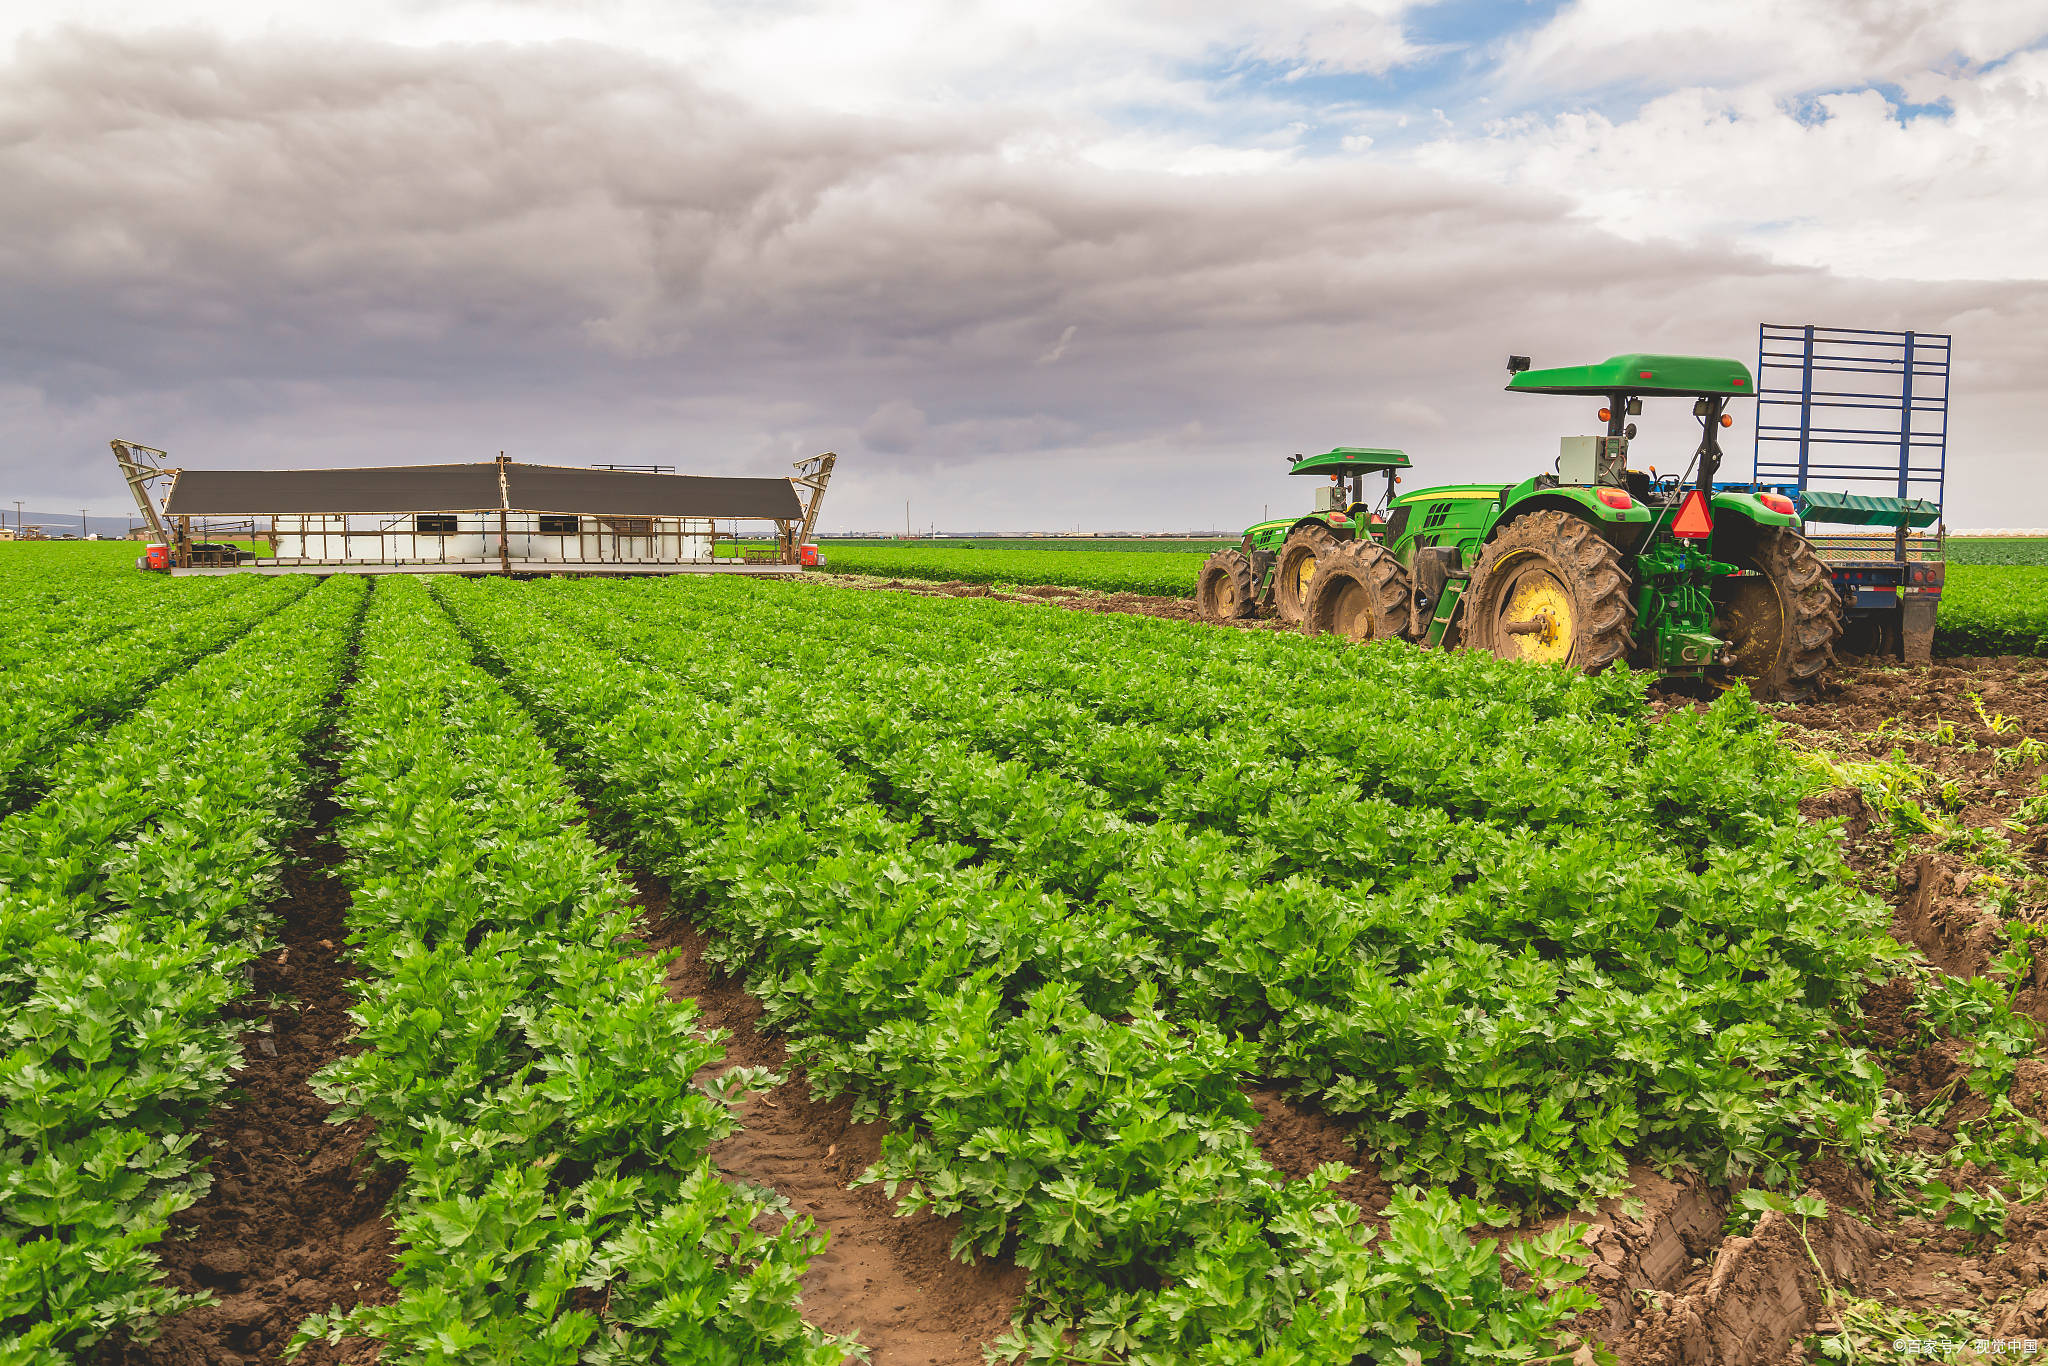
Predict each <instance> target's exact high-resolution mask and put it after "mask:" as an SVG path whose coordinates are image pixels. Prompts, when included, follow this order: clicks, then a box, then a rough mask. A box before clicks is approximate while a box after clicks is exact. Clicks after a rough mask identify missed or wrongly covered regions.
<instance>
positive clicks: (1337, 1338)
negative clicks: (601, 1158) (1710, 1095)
mask: <svg viewBox="0 0 2048 1366" xmlns="http://www.w3.org/2000/svg"><path fill="white" fill-rule="evenodd" d="M440 591H443V592H445V593H446V594H447V596H448V597H449V598H450V599H451V600H452V603H453V605H454V606H455V608H456V612H457V616H458V617H459V618H460V619H462V620H463V621H464V622H465V624H467V625H468V626H469V627H470V629H471V631H472V634H473V637H474V638H475V639H476V640H478V641H479V642H488V648H489V649H490V650H491V651H492V653H493V654H494V655H495V657H496V658H497V659H498V660H499V661H500V663H501V665H502V667H503V668H505V670H506V671H507V676H508V678H509V679H510V680H511V681H512V682H513V684H514V686H515V689H516V690H517V691H518V692H519V693H520V694H521V695H522V697H523V698H524V699H525V700H526V701H527V703H528V704H529V706H530V707H531V708H533V710H534V711H535V713H536V715H538V716H540V717H542V718H544V720H545V721H546V723H547V724H548V725H549V726H550V727H551V728H552V729H553V732H554V734H555V736H556V738H557V740H558V743H559V744H560V745H561V746H562V748H563V750H564V754H565V758H567V759H568V760H569V761H570V763H571V764H572V767H574V768H576V769H577V770H578V771H579V772H580V773H581V774H582V775H583V777H584V779H585V781H586V782H587V783H589V784H590V786H591V789H592V794H593V797H594V799H595V800H596V802H597V804H598V807H599V809H600V810H601V811H603V812H604V813H605V814H606V815H607V817H608V818H609V819H611V820H613V821H615V822H616V823H617V824H618V826H619V828H620V829H621V830H622V831H623V832H624V833H625V835H626V836H627V837H628V838H630V839H631V841H632V844H633V846H634V848H635V850H636V852H637V854H638V856H639V857H640V858H641V859H643V860H644V861H646V862H647V863H648V864H649V865H650V866H652V867H654V868H655V869H656V870H657V871H659V872H661V873H662V874H664V875H665V876H667V877H668V878H669V879H670V881H671V883H672V885H674V886H675V887H676V888H677V890H678V891H679V893H680V894H682V895H683V896H684V897H686V898H696V899H699V900H700V901H701V906H702V911H701V913H702V915H703V916H704V918H705V920H706V921H707V923H709V924H711V925H712V926H714V927H715V928H716V929H717V930H718V931H719V932H720V934H721V935H722V936H723V943H722V945H721V947H722V949H723V951H724V954H725V959H726V961H728V962H733V963H737V962H745V963H746V964H747V965H748V966H749V967H750V969H751V972H750V978H749V987H750V989H752V990H753V991H754V992H755V993H756V994H757V995H758V996H760V997H761V998H762V999H763V1001H764V1002H765V1003H766V1004H767V1006H768V1008H769V1011H770V1020H771V1022H772V1023H774V1024H776V1025H779V1026H781V1027H783V1028H785V1029H787V1030H788V1031H789V1033H790V1043H791V1047H792V1052H793V1055H794V1056H795V1057H796V1058H798V1059H799V1060H800V1061H802V1062H803V1063H804V1064H805V1065H806V1067H807V1068H809V1069H810V1070H811V1075H812V1077H813V1081H814V1084H819V1085H822V1086H825V1087H828V1088H845V1089H851V1090H853V1091H854V1093H855V1096H856V1099H857V1104H858V1106H859V1107H860V1110H861V1112H863V1113H874V1112H876V1111H878V1110H885V1111H886V1112H887V1113H888V1114H889V1116H890V1117H891V1119H892V1121H893V1123H894V1126H895V1127H894V1128H893V1130H892V1132H891V1133H890V1134H889V1136H888V1137H887V1139H886V1140H885V1142H884V1157H883V1165H884V1166H885V1167H890V1168H892V1169H904V1170H915V1171H917V1172H918V1173H920V1179H919V1180H918V1182H917V1186H916V1189H915V1190H914V1191H913V1192H912V1194H911V1196H910V1197H909V1199H908V1201H907V1203H908V1204H910V1205H911V1206H912V1207H916V1206H919V1205H928V1206H930V1207H931V1208H933V1209H935V1210H937V1211H938V1212H940V1213H947V1214H958V1215H959V1216H960V1218H961V1228H962V1231H961V1234H960V1236H959V1238H958V1240H957V1243H956V1246H957V1248H958V1249H959V1250H960V1251H963V1252H968V1251H973V1252H980V1253H985V1254H994V1253H999V1252H1001V1253H1009V1254H1010V1255H1013V1256H1014V1257H1015V1258H1016V1259H1017V1261H1018V1262H1019V1263H1020V1264H1022V1265H1024V1266H1025V1267H1026V1268H1027V1269H1028V1270H1029V1271H1030V1272H1031V1274H1032V1287H1033V1290H1034V1292H1035V1295H1036V1296H1037V1298H1038V1306H1037V1312H1036V1314H1035V1317H1034V1321H1033V1322H1031V1323H1029V1324H1028V1325H1027V1326H1026V1328H1025V1331H1024V1332H1023V1333H1021V1334H1020V1335H1019V1336H1017V1337H1015V1338H1013V1339H1011V1340H1010V1341H1009V1342H1008V1343H1007V1344H1006V1349H1007V1350H1008V1351H1010V1352H1012V1353H1022V1354H1028V1355H1031V1356H1033V1357H1034V1358H1041V1359H1054V1360H1068V1359H1074V1360H1130V1361H1137V1362H1148V1363H1149V1362H1162V1363H1163V1362H1167V1361H1176V1362H1177V1361H1184V1360H1187V1359H1189V1358H1190V1357H1192V1356H1197V1355H1199V1356H1201V1357H1202V1358H1203V1359H1212V1360H1248V1359H1250V1358H1251V1357H1252V1356H1254V1355H1258V1354H1261V1353H1264V1354H1266V1355H1268V1356H1270V1357H1271V1358H1272V1359H1274V1360H1283V1361H1324V1360H1331V1359H1349V1358H1350V1357H1351V1356H1352V1355H1353V1354H1355V1353H1358V1352H1365V1353H1368V1354H1372V1355H1376V1356H1391V1355H1397V1354H1410V1359H1418V1358H1419V1359H1426V1360H1442V1361H1450V1360H1476V1359H1481V1358H1485V1357H1488V1356H1494V1355H1498V1356H1505V1357H1509V1358H1514V1357H1527V1356H1532V1355H1538V1354H1541V1353H1543V1352H1545V1351H1548V1350H1552V1349H1553V1347H1554V1346H1555V1344H1556V1341H1557V1339H1558V1338H1560V1337H1561V1336H1564V1329H1563V1327H1562V1320H1563V1319H1564V1318H1565V1317H1567V1316H1569V1315H1570V1314H1572V1313H1575V1312H1577V1311H1579V1310H1581V1309H1583V1308H1584V1307H1586V1306H1587V1305H1589V1304H1590V1303H1591V1299H1590V1297H1589V1296H1587V1295H1586V1294H1585V1293H1584V1292H1583V1291H1579V1290H1576V1289H1567V1290H1558V1289H1557V1287H1558V1285H1560V1284H1561V1283H1562V1280H1563V1279H1564V1278H1566V1277H1568V1276H1569V1275H1570V1274H1571V1268H1569V1267H1567V1266H1566V1265H1565V1264H1564V1263H1563V1262H1562V1261H1561V1260H1559V1259H1558V1258H1557V1256H1556V1254H1557V1253H1558V1252H1559V1251H1561V1250H1562V1249H1563V1247H1564V1246H1565V1245H1566V1244H1567V1243H1568V1242H1569V1241H1570V1239H1571V1237H1572V1236H1573V1234H1572V1230H1570V1229H1569V1228H1566V1227H1562V1226H1561V1227H1560V1228H1559V1229H1558V1230H1557V1231H1556V1232H1555V1233H1554V1234H1553V1235H1551V1237H1550V1238H1549V1240H1548V1241H1547V1242H1546V1243H1544V1244H1542V1245H1534V1246H1532V1245H1529V1244H1522V1245H1518V1246H1517V1247H1516V1248H1515V1249H1514V1250H1513V1253H1512V1254H1511V1255H1514V1256H1516V1257H1518V1258H1520V1259H1521V1260H1522V1261H1523V1262H1525V1263H1527V1264H1528V1265H1529V1266H1531V1267H1532V1268H1534V1269H1535V1270H1536V1271H1537V1272H1538V1273H1539V1274H1538V1282H1537V1287H1536V1290H1535V1291H1534V1292H1529V1291H1517V1290H1513V1289H1511V1288H1509V1287H1508V1286H1507V1285H1506V1284H1505V1283H1504V1282H1503V1280H1502V1278H1501V1275H1500V1269H1499V1263H1498V1261H1497V1259H1496V1254H1495V1251H1494V1248H1493V1246H1492V1244H1491V1243H1490V1242H1486V1241H1482V1242H1480V1243H1477V1244H1475V1243H1473V1242H1472V1241H1471V1240H1470V1239H1469V1238H1468V1237H1467V1235H1466V1233H1465V1229H1466V1228H1467V1227H1468V1226H1469V1225H1471V1224H1473V1223H1474V1222H1477V1221H1478V1220H1480V1219H1481V1218H1482V1217H1490V1218H1492V1219H1495V1220H1501V1219H1505V1218H1506V1217H1507V1216H1506V1213H1505V1212H1504V1211H1482V1210H1481V1209H1480V1207H1479V1206H1478V1205H1477V1203H1476V1202H1473V1201H1469V1200H1466V1201H1460V1200H1456V1199H1453V1198H1451V1197H1449V1196H1447V1195H1445V1194H1443V1193H1441V1192H1437V1193H1432V1194H1429V1195H1426V1196H1425V1195H1420V1194H1404V1195H1402V1196H1401V1197H1399V1198H1397V1199H1396V1201H1395V1202H1394V1204H1393V1205H1392V1206H1391V1207H1390V1210H1389V1216H1390V1217H1389V1224H1388V1231H1387V1233H1386V1235H1385V1236H1384V1238H1383V1239H1382V1240H1380V1241H1379V1242H1378V1243H1373V1242H1372V1241H1371V1237H1370V1234H1369V1232H1368V1231H1367V1230H1365V1229H1364V1228H1363V1227H1362V1226H1361V1224H1360V1222H1359V1218H1358V1212H1357V1210H1356V1209H1355V1207H1353V1206H1351V1205H1350V1204H1349V1203H1348V1202H1345V1201H1342V1200H1338V1199H1334V1198H1332V1197H1331V1196H1329V1195H1328V1194H1327V1191H1326V1183H1327V1181H1328V1180H1329V1179H1330V1178H1331V1177H1332V1176H1334V1175H1335V1172H1333V1171H1330V1170H1323V1171H1319V1172H1318V1173H1317V1174H1316V1176H1315V1177H1314V1178H1312V1179H1310V1180H1307V1181H1286V1180H1284V1179H1282V1178H1281V1177H1280V1175H1279V1174H1278V1173H1277V1172H1275V1171H1274V1170H1273V1169H1272V1167H1271V1166H1270V1165H1268V1164H1267V1163H1266V1162H1265V1160H1264V1159H1263V1157H1262V1156H1261V1155H1260V1153H1259V1151H1258V1149H1257V1146H1256V1145H1255V1144H1254V1143H1253V1142H1252V1139H1251V1130H1252V1128H1253V1121H1254V1118H1255V1116H1254V1114H1253V1112H1252V1111H1251V1109H1250V1106H1249V1104H1248V1103H1247V1102H1246V1101H1245V1099H1244V1097H1243V1095H1242V1092H1241V1090H1240V1085H1241V1082H1242V1078H1243V1076H1244V1074H1245V1072H1246V1070H1247V1069H1248V1068H1249V1067H1250V1066H1251V1064H1252V1061H1253V1057H1252V1053H1251V1050H1250V1049H1249V1048H1248V1047H1246V1046H1245V1045H1243V1044H1241V1043H1236V1042H1233V1041H1231V1040H1229V1039H1227V1038H1226V1037H1225V1036H1224V1035H1223V1034H1222V1033H1221V1032H1220V1031H1218V1030H1217V1029H1216V1028H1214V1027H1213V1026H1211V1025H1208V1024H1206V1023H1202V1022H1187V1023H1182V1024H1176V1023H1174V1022H1172V1021H1170V1020H1168V1019H1166V1018H1165V1017H1164V1016H1163V1015H1162V1014H1161V1013H1160V1011H1159V1009H1158V1000H1157V991H1156V988H1155V987H1154V986H1153V984H1152V983H1151V982H1150V980H1149V979H1148V978H1147V976H1146V974H1144V973H1143V972H1139V971H1135V970H1134V969H1135V968H1136V966H1137V962H1136V958H1135V953H1136V951H1137V949H1138V948H1139V947H1141V946H1140V945H1139V944H1138V943H1137V942H1136V941H1135V940H1132V939H1131V938H1130V937H1129V936H1127V935H1122V934H1119V933H1118V932H1117V927H1116V926H1115V925H1114V924H1111V923H1107V920H1108V918H1107V917H1102V916H1096V915H1091V916H1086V917H1082V916H1076V915H1074V914H1072V913H1071V912H1070V910H1069V908H1068V907H1067V906H1065V905H1064V904H1063V903H1062V901H1061V899H1060V898H1058V897H1055V896H1053V895H1052V894H1050V893H1048V892H1046V891H1045V890H1044V889H1043V888H1041V887H1038V886H1037V885H1035V884H1033V883H1032V882H1031V881H1030V880H1028V879H1026V878H1022V877H1017V876H1012V875H1009V874H1007V873H1005V872H1004V871H1003V870H1001V869H999V868H996V867H993V866H991V865H987V864H984V863H979V862H978V861H976V860H975V859H974V858H973V856H972V851H971V850H969V849H967V848H965V847H963V846H959V845H955V844H951V843H948V842H944V841H934V840H932V839H930V838H928V837H927V836H926V834H925V832H924V831H923V829H922V828H921V827H920V826H918V825H916V824H911V823H906V822H903V821H901V820H897V819H895V818H893V817H891V816H890V815H889V814H888V813H886V812H885V811H883V810H881V809H880V808H878V807H877V806H875V805H874V804H872V803H871V802H869V801H868V800H867V797H868V787H869V784H868V780H867V779H866V778H865V777H864V776H863V775H860V774H858V773H855V772H853V771H851V770H849V769H848V768H847V767H846V766H845V765H843V764H842V763H840V762H839V761H838V760H837V759H836V758H835V757H833V756H831V755H829V754H826V753H823V752H821V751H818V750H815V749H812V748H810V747H808V746H805V745H803V744H801V743H795V744H793V743H792V740H793V739H795V738H797V737H796V735H795V733H793V732H792V731H791V729H790V727H789V726H788V725H787V724H785V723H784V722H783V721H781V720H780V719H779V718H778V719H764V718H759V717H755V716H753V715H751V714H750V713H749V710H748V708H747V706H746V705H745V702H744V701H741V702H737V703H735V702H721V701H717V700H712V699H709V698H707V697H705V696H704V695H703V694H702V693H700V692H699V691H697V690H696V689H693V688H691V687H689V686H687V685H684V684H681V683H679V682H677V681H675V680H672V679H669V678H666V677H664V676H662V675H661V674H659V673H657V672H653V671H649V670H646V669H642V668H636V667H633V666H631V665H629V664H626V663H625V662H623V661H621V660H620V659H618V658H617V657H616V656H614V655H610V654H608V653H606V652H603V651H600V650H597V649H594V648H592V647H590V646H588V645H585V644H583V643H582V642H580V641H579V640H578V639H577V638H576V637H575V636H574V635H573V634H571V633H569V632H567V631H565V630H564V629H562V628H560V627H557V626H553V625H550V624H549V623H547V622H546V621H544V620H542V619H540V618H537V617H536V616H535V615H534V614H533V613H532V612H531V611H530V604H531V602H532V601H533V597H532V595H527V594H523V592H522V589H521V588H520V587H519V586H514V585H505V584H497V583H488V584H475V585H472V584H447V585H441V586H440ZM854 685H856V686H857V680H855V681H854ZM892 1184H893V1183H892ZM1550 1291H1556V1293H1555V1294H1551V1295H1548V1297H1546V1293H1545V1292H1550ZM1070 1330H1071V1331H1072V1332H1073V1333H1074V1334H1075V1335H1076V1336H1074V1337H1073V1338H1071V1339H1070V1338H1069V1336H1068V1333H1069V1331H1070ZM1567 1345H1569V1344H1568V1343H1567Z"/></svg>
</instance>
